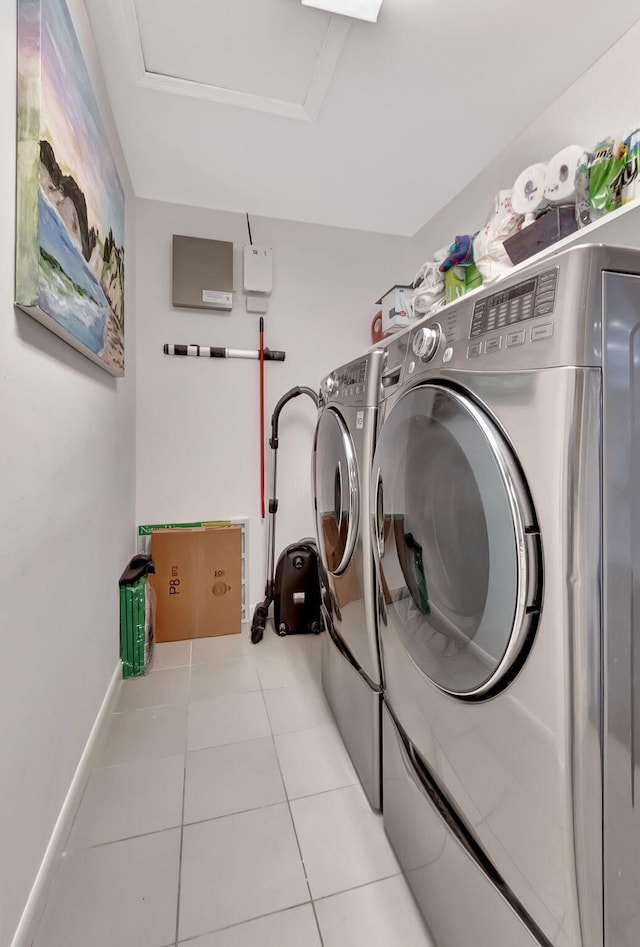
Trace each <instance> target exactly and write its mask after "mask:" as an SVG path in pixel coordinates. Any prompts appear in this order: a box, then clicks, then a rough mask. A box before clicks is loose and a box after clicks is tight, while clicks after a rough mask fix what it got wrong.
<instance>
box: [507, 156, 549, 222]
mask: <svg viewBox="0 0 640 947" xmlns="http://www.w3.org/2000/svg"><path fill="white" fill-rule="evenodd" d="M546 172H547V166H546V164H532V165H531V166H530V167H528V168H525V170H524V171H523V172H522V173H521V174H519V175H518V177H517V178H516V180H515V184H514V185H513V191H512V194H511V206H512V207H513V209H514V211H515V212H516V214H535V212H536V211H537V210H539V209H540V208H541V207H543V206H544V203H545V198H544V187H545V182H546Z"/></svg>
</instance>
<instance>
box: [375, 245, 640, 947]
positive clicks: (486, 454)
mask: <svg viewBox="0 0 640 947" xmlns="http://www.w3.org/2000/svg"><path fill="white" fill-rule="evenodd" d="M639 340H640V254H638V252H636V251H633V250H625V249H622V248H606V247H579V248H575V249H572V250H570V251H568V252H565V253H561V254H558V255H557V256H555V257H552V258H551V259H547V260H546V261H545V262H542V263H539V264H537V265H535V266H534V267H531V268H530V269H528V270H527V271H526V272H524V273H519V274H514V275H512V276H511V277H510V278H509V279H508V280H505V281H503V282H501V283H500V284H499V286H498V287H495V288H493V289H488V290H487V291H485V292H484V293H483V294H480V295H474V297H471V298H470V299H467V300H465V299H462V300H460V301H459V302H458V303H456V304H455V305H452V306H450V307H447V308H446V309H445V310H444V311H442V312H440V313H438V315H437V316H435V317H434V318H432V319H428V320H425V321H423V322H421V323H420V324H419V325H418V326H416V328H414V329H413V330H412V332H411V346H410V349H409V353H408V355H407V358H406V361H405V366H404V369H403V374H402V380H401V381H402V383H401V386H400V388H399V390H398V391H396V392H394V393H392V394H390V395H389V397H384V396H383V401H382V404H381V409H380V421H381V428H380V433H379V436H378V442H377V446H376V451H375V456H374V461H373V467H372V479H371V513H372V517H373V519H374V524H375V525H374V529H373V539H374V550H375V557H376V562H377V569H378V574H379V581H380V588H381V594H380V596H379V600H378V611H379V616H378V626H379V636H380V645H381V653H382V664H383V672H384V680H385V697H384V711H383V792H384V822H385V828H386V831H387V833H388V835H389V837H390V839H391V842H392V844H393V846H394V848H395V851H396V853H397V855H398V858H399V860H400V862H401V864H402V866H403V869H404V871H405V873H406V876H407V878H408V880H409V883H410V884H411V887H412V889H413V891H414V894H415V896H416V899H417V901H418V903H419V904H420V905H421V908H422V910H423V913H424V915H425V918H426V920H427V923H428V925H429V927H430V929H431V932H432V934H433V936H434V938H435V940H436V942H437V944H438V947H469V945H470V944H473V945H474V947H498V945H500V947H534V945H543V947H549V945H554V947H603V945H604V947H637V944H639V943H640V808H639V807H638V805H637V799H636V794H637V792H638V785H639V783H638V777H640V768H639V767H640V762H639V761H640V712H639V709H638V704H637V700H638V698H637V687H638V683H639V682H640V619H639V618H638V616H639V615H640V413H639V408H638V406H640V341H639Z"/></svg>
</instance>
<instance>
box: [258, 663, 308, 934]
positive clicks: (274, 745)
mask: <svg viewBox="0 0 640 947" xmlns="http://www.w3.org/2000/svg"><path fill="white" fill-rule="evenodd" d="M260 683H261V684H262V681H261V682H260ZM261 694H262V701H263V703H264V709H265V713H266V715H267V720H269V728H270V729H271V740H272V742H273V752H274V753H275V755H276V761H277V763H278V770H279V772H280V779H281V780H282V785H283V787H284V792H285V796H286V800H287V809H288V811H289V818H290V819H291V827H292V829H293V834H294V837H295V840H296V845H297V847H298V854H299V856H300V864H301V865H302V870H303V872H304V880H305V884H306V886H307V890H308V892H309V900H310V902H311V909H312V911H313V916H314V918H315V922H316V928H317V931H318V937H319V938H320V945H321V947H324V938H323V936H322V931H321V930H320V923H319V921H318V915H317V913H316V910H315V907H313V894H312V893H311V885H310V883H309V876H308V873H307V866H306V865H305V862H304V856H303V854H302V846H301V845H300V839H299V838H298V830H297V828H296V823H295V820H294V818H293V812H292V810H291V800H290V799H289V792H288V790H287V784H286V782H285V779H284V773H283V772H282V766H281V765H280V757H279V756H278V748H277V746H276V739H275V735H274V733H273V729H272V728H271V721H270V719H269V711H268V709H267V701H266V700H265V696H264V689H263V690H261Z"/></svg>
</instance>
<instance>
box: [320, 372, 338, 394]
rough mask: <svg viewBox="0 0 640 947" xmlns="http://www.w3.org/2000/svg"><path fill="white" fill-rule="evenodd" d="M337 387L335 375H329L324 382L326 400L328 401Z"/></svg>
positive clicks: (323, 390)
mask: <svg viewBox="0 0 640 947" xmlns="http://www.w3.org/2000/svg"><path fill="white" fill-rule="evenodd" d="M335 387H336V380H335V378H334V377H333V375H327V377H326V378H325V379H324V381H323V382H322V394H323V395H324V397H325V399H327V398H328V397H329V396H330V395H331V394H332V393H333V390H334V389H335Z"/></svg>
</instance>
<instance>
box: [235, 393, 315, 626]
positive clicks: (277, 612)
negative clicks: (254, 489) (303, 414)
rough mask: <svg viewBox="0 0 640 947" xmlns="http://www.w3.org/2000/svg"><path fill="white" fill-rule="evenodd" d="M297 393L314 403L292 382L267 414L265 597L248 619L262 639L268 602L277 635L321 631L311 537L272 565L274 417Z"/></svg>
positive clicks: (275, 468)
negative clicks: (268, 477) (269, 460)
mask: <svg viewBox="0 0 640 947" xmlns="http://www.w3.org/2000/svg"><path fill="white" fill-rule="evenodd" d="M299 395H308V396H309V398H311V399H312V401H313V403H314V404H315V405H316V407H317V406H318V396H317V394H316V393H315V391H313V389H311V388H303V387H299V386H296V387H295V388H291V389H290V390H289V391H287V392H286V394H284V395H283V396H282V398H280V400H279V401H278V403H277V405H276V406H275V408H274V410H273V414H272V416H271V438H270V439H269V446H270V447H271V451H272V465H271V499H270V500H269V533H268V544H267V581H266V586H265V590H264V592H265V598H264V601H262V602H260V603H259V604H258V605H256V607H255V611H254V613H253V619H252V621H251V641H252V642H253V643H254V644H257V643H258V642H259V641H262V637H263V635H264V629H265V625H266V623H267V618H268V616H269V608H270V606H271V603H273V606H274V623H275V627H276V631H277V632H278V634H280V635H287V634H299V633H302V632H312V633H314V634H318V632H320V631H322V619H321V615H320V575H319V559H318V551H317V548H316V544H315V542H314V540H313V539H302V540H301V541H300V542H299V543H294V544H293V545H291V546H288V547H287V548H286V549H284V550H283V552H282V553H281V555H280V557H279V559H278V565H277V568H276V567H275V543H276V513H277V511H278V500H277V497H276V483H277V471H278V420H279V417H280V412H281V411H282V409H283V408H284V406H285V405H286V404H287V403H288V402H289V401H291V400H292V399H293V398H297V397H298V396H299Z"/></svg>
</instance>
